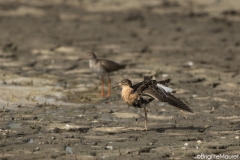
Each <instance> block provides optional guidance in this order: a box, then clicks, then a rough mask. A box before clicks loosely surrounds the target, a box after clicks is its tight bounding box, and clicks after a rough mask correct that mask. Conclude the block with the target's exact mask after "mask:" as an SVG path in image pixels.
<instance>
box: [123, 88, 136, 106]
mask: <svg viewBox="0 0 240 160" xmlns="http://www.w3.org/2000/svg"><path fill="white" fill-rule="evenodd" d="M132 90H133V89H132V88H131V87H130V86H124V87H123V88H122V92H121V95H122V99H123V100H124V101H125V102H127V103H128V104H132V103H133V102H134V101H135V100H136V98H137V95H136V94H134V93H132Z"/></svg>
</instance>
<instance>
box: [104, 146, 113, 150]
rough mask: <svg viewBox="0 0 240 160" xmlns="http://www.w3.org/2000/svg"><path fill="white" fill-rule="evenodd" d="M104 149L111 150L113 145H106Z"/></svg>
mask: <svg viewBox="0 0 240 160" xmlns="http://www.w3.org/2000/svg"><path fill="white" fill-rule="evenodd" d="M105 149H107V150H113V146H106V147H105Z"/></svg>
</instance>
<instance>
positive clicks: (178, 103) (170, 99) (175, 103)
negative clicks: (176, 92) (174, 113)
mask: <svg viewBox="0 0 240 160" xmlns="http://www.w3.org/2000/svg"><path fill="white" fill-rule="evenodd" d="M158 92H161V93H162V95H163V97H164V100H165V102H168V104H170V105H172V106H174V107H177V108H178V109H181V110H185V111H188V112H192V113H193V110H192V109H191V108H189V107H188V106H187V105H186V104H185V103H183V102H182V101H181V100H180V99H178V98H176V97H174V96H173V95H172V94H170V93H168V92H166V91H165V90H164V89H163V88H158Z"/></svg>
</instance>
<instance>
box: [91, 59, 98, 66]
mask: <svg viewBox="0 0 240 160" xmlns="http://www.w3.org/2000/svg"><path fill="white" fill-rule="evenodd" d="M97 62H98V60H97V58H92V59H89V66H90V67H91V66H92V65H95V64H97Z"/></svg>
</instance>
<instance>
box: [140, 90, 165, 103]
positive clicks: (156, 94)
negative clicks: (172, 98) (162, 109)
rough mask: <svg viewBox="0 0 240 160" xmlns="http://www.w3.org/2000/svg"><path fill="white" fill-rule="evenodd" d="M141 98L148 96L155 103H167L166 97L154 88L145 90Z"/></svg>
mask: <svg viewBox="0 0 240 160" xmlns="http://www.w3.org/2000/svg"><path fill="white" fill-rule="evenodd" d="M142 96H149V97H152V98H154V99H155V100H157V101H162V102H167V99H166V96H165V95H164V94H162V93H161V92H159V91H157V90H156V89H155V88H153V87H151V88H147V89H145V90H144V91H143V95H142Z"/></svg>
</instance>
